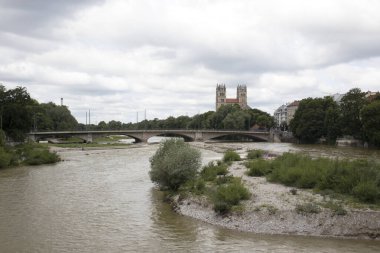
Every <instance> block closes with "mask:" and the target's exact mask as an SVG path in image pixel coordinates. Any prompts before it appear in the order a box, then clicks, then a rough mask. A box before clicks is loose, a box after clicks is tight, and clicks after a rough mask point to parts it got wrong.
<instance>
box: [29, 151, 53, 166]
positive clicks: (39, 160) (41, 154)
mask: <svg viewBox="0 0 380 253" xmlns="http://www.w3.org/2000/svg"><path fill="white" fill-rule="evenodd" d="M59 160H60V158H59V156H58V155H57V154H56V153H51V152H50V151H49V150H48V149H41V148H37V149H34V150H31V151H29V152H28V153H26V154H25V160H24V162H23V163H24V164H27V165H40V164H50V163H56V162H58V161H59Z"/></svg>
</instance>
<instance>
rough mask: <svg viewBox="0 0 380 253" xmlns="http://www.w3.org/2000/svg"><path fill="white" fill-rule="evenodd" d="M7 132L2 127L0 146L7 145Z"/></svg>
mask: <svg viewBox="0 0 380 253" xmlns="http://www.w3.org/2000/svg"><path fill="white" fill-rule="evenodd" d="M5 141H6V138H5V133H4V131H3V130H1V129H0V147H3V146H4V145H5Z"/></svg>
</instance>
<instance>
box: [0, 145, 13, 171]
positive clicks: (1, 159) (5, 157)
mask: <svg viewBox="0 0 380 253" xmlns="http://www.w3.org/2000/svg"><path fill="white" fill-rule="evenodd" d="M10 163H11V155H10V154H8V153H7V152H6V151H5V150H4V148H2V147H0V169H1V168H6V167H8V166H9V165H10Z"/></svg>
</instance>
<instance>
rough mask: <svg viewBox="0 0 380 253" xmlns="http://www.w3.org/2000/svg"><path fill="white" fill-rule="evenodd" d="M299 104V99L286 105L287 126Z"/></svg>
mask: <svg viewBox="0 0 380 253" xmlns="http://www.w3.org/2000/svg"><path fill="white" fill-rule="evenodd" d="M299 105H300V101H298V100H295V101H293V102H292V103H290V104H288V106H287V107H286V109H287V112H288V114H287V118H286V124H287V125H288V126H289V124H290V121H291V120H292V119H293V118H294V114H295V113H296V111H297V109H298V106H299Z"/></svg>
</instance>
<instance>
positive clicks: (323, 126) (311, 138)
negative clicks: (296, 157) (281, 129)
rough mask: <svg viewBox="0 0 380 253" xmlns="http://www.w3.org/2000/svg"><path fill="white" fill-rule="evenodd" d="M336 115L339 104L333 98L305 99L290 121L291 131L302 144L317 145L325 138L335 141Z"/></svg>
mask: <svg viewBox="0 0 380 253" xmlns="http://www.w3.org/2000/svg"><path fill="white" fill-rule="evenodd" d="M336 114H337V104H336V103H335V102H334V101H333V100H332V98H331V97H325V98H307V99H303V100H301V102H300V104H299V107H298V109H297V111H296V113H295V114H294V118H293V119H292V120H291V121H290V129H291V130H292V132H293V134H294V136H295V137H296V138H298V139H299V140H300V142H301V143H315V142H316V141H317V140H318V139H319V138H321V137H323V136H325V137H326V136H328V138H331V139H334V138H336V136H337V132H336V124H337V122H336V120H337V119H335V118H334V117H336Z"/></svg>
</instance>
